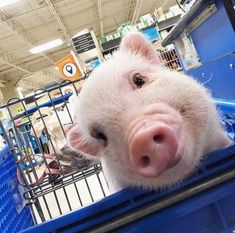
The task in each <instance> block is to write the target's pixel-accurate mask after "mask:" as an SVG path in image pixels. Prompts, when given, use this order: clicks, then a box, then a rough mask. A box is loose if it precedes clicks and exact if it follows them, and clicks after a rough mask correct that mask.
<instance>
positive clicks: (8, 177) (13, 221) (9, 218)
mask: <svg viewBox="0 0 235 233" xmlns="http://www.w3.org/2000/svg"><path fill="white" fill-rule="evenodd" d="M21 188H22V187H21V186H19V185H18V181H17V178H16V163H15V160H14V158H13V155H12V153H11V152H10V150H9V147H8V146H5V147H4V148H3V149H2V150H1V151H0V232H1V233H15V232H19V231H20V230H22V229H24V228H27V227H29V226H32V225H34V223H33V219H32V216H31V213H30V210H29V207H27V206H25V204H26V203H25V201H24V199H23V197H22V193H23V190H21Z"/></svg>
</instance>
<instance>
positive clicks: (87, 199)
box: [2, 74, 109, 223]
mask: <svg viewBox="0 0 235 233" xmlns="http://www.w3.org/2000/svg"><path fill="white" fill-rule="evenodd" d="M87 75H88V74H87ZM87 75H86V76H85V77H84V78H83V79H80V80H78V81H75V82H68V81H63V82H62V83H61V84H60V85H57V86H55V87H52V88H49V89H40V90H37V91H35V94H34V96H31V97H30V98H26V99H17V98H14V99H11V100H9V101H8V103H7V104H6V105H5V106H2V109H5V111H6V112H7V114H6V115H8V119H6V121H5V122H4V124H2V128H3V131H4V138H5V139H6V141H7V143H8V145H9V146H10V148H11V151H12V153H13V156H14V158H15V161H16V162H17V167H18V168H17V177H18V181H19V183H20V184H21V185H22V186H24V189H25V191H24V197H25V199H26V201H27V204H29V205H30V207H31V210H32V213H34V221H35V223H40V222H43V221H46V220H49V219H52V218H55V217H57V216H60V215H62V214H64V213H66V212H69V211H72V210H73V209H77V208H80V207H82V206H83V205H87V204H90V203H92V202H94V201H96V200H99V199H101V198H103V197H105V196H106V195H107V194H109V190H108V187H107V184H106V181H105V179H104V176H103V173H102V169H101V165H100V164H99V163H98V162H96V161H90V160H87V159H85V158H84V157H83V156H82V155H81V154H78V153H77V152H74V151H70V150H68V148H67V147H66V146H64V141H65V139H66V128H67V127H68V126H69V125H71V124H72V123H73V120H72V113H71V110H72V109H71V108H70V102H69V100H70V99H71V97H73V98H75V99H76V98H77V95H78V94H79V89H78V87H79V86H80V85H78V84H79V82H83V81H84V79H86V77H87ZM29 99H30V100H31V103H30V100H29ZM26 102H27V106H31V107H27V108H26V104H25V103H26ZM15 109H22V112H21V113H19V112H14V110H15Z"/></svg>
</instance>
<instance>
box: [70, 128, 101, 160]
mask: <svg viewBox="0 0 235 233" xmlns="http://www.w3.org/2000/svg"><path fill="white" fill-rule="evenodd" d="M67 135H68V136H67V139H68V143H69V145H70V146H71V147H72V148H73V149H75V150H77V151H79V152H81V153H84V154H87V155H91V156H97V154H98V153H99V151H100V148H99V147H98V146H95V145H93V144H89V143H88V142H85V141H84V140H82V137H81V134H80V132H79V129H78V127H76V126H74V127H71V128H70V129H69V130H68V134H67Z"/></svg>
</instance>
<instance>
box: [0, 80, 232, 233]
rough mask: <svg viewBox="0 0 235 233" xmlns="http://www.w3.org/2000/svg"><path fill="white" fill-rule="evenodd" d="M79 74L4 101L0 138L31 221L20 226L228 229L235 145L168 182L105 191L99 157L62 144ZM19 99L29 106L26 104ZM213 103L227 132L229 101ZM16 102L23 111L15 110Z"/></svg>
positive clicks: (119, 229) (184, 231)
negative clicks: (165, 186)
mask: <svg viewBox="0 0 235 233" xmlns="http://www.w3.org/2000/svg"><path fill="white" fill-rule="evenodd" d="M85 78H86V77H84V79H85ZM84 79H81V81H83V80H84ZM81 81H75V82H62V83H61V84H60V85H57V86H56V87H52V88H49V89H41V90H38V91H36V92H35V95H34V96H32V97H31V102H32V103H29V100H28V99H11V100H9V101H8V103H7V104H6V105H5V106H3V108H5V109H6V111H7V112H8V115H9V118H8V119H7V120H6V122H5V123H4V125H3V126H2V128H3V134H4V138H5V139H6V141H7V144H8V145H9V147H10V148H11V153H12V154H13V156H14V158H15V161H16V162H17V177H18V182H19V183H20V184H21V186H23V187H24V191H23V196H24V198H25V201H26V205H27V206H29V207H30V211H31V213H32V216H33V220H34V223H35V225H36V226H35V227H33V228H32V227H31V228H28V229H26V230H25V231H24V232H83V231H87V232H107V231H112V232H160V233H163V232H164V233H170V232H174V233H175V232H177V233H178V232H180V233H181V232H182V233H188V232H193V233H194V232H195V233H196V232H197V233H198V232H208V233H212V232H213V233H215V232H218V233H222V232H226V233H228V232H229V233H232V232H233V230H235V208H234V207H233V206H235V183H234V178H235V172H234V171H235V169H234V168H235V146H231V147H228V148H226V149H224V150H218V151H216V152H214V153H212V154H210V155H208V156H206V158H205V160H204V161H202V164H201V165H200V166H199V168H198V170H197V174H194V176H192V177H190V178H188V180H187V181H185V182H184V183H183V184H181V185H178V186H175V187H172V188H171V189H169V190H162V191H158V192H157V191H151V192H144V191H143V190H136V189H135V190H129V189H127V190H123V191H121V192H119V193H116V194H113V195H111V196H109V194H110V193H109V190H108V186H107V184H106V181H105V178H104V176H103V173H102V167H101V165H100V164H99V162H95V161H90V160H87V159H85V158H84V157H83V155H82V154H78V153H76V152H71V151H68V150H67V148H66V146H64V144H63V142H64V140H65V139H66V129H67V127H68V126H69V125H70V124H72V123H73V120H72V115H73V113H72V109H71V105H70V103H71V102H70V101H71V99H72V100H73V101H76V98H78V94H79V90H78V88H77V86H79V85H76V83H77V82H81ZM65 90H66V91H65ZM68 90H69V91H68ZM26 102H27V106H29V105H32V107H30V108H29V107H27V108H26V107H25V106H26V105H25V103H26ZM216 103H217V105H218V108H220V109H221V113H223V114H222V116H223V117H222V119H223V124H224V126H225V127H226V129H227V130H228V133H229V136H230V137H231V138H233V139H234V138H235V137H234V122H233V120H234V117H233V113H234V112H235V105H234V106H233V104H231V103H230V107H228V106H227V105H226V103H225V101H218V100H217V102H216ZM226 106H227V107H226ZM16 108H18V109H19V108H21V109H22V110H23V111H22V112H21V113H15V112H14V109H16ZM55 132H56V133H55ZM69 153H73V154H72V156H71V154H69ZM71 167H72V168H73V169H72V170H69V169H68V170H67V168H71ZM104 197H105V198H104ZM91 203H93V204H92V205H90V204H91ZM84 206H85V207H84ZM56 217H58V218H56ZM48 220H50V221H48ZM194 222H195V226H194V225H193V223H194ZM37 224H39V225H37ZM31 225H32V222H31V224H29V225H28V226H31ZM0 229H1V228H0ZM189 229H190V230H189ZM9 232H10V231H9ZM12 232H14V231H12Z"/></svg>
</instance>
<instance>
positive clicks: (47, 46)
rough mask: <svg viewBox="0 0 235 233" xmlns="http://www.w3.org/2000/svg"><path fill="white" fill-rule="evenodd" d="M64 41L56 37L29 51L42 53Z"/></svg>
mask: <svg viewBox="0 0 235 233" xmlns="http://www.w3.org/2000/svg"><path fill="white" fill-rule="evenodd" d="M0 1H1V0H0ZM63 43H64V42H63V41H62V40H61V39H55V40H52V41H49V42H47V43H45V44H41V45H38V46H36V47H33V48H31V49H30V50H29V52H30V53H32V54H36V53H42V52H44V51H46V50H49V49H53V48H56V47H58V46H60V45H62V44H63Z"/></svg>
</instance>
